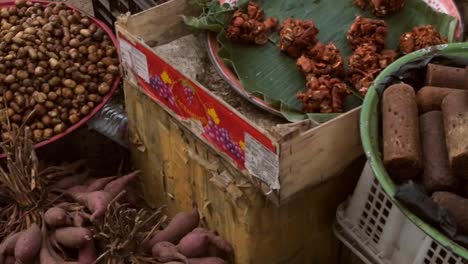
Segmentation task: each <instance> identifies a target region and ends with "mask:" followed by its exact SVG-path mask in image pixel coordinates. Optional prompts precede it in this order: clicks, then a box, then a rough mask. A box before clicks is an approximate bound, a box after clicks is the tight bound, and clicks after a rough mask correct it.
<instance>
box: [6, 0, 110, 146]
mask: <svg viewBox="0 0 468 264" xmlns="http://www.w3.org/2000/svg"><path fill="white" fill-rule="evenodd" d="M0 19H1V21H0V38H1V39H2V41H1V42H0V95H1V97H0V118H1V121H2V122H1V124H2V131H3V133H2V140H3V141H7V140H8V139H9V138H10V135H9V134H8V132H5V131H6V130H7V128H8V126H9V125H14V126H21V125H26V126H29V127H30V128H31V129H32V130H33V135H34V141H35V142H40V141H43V140H47V139H49V138H51V137H52V136H54V135H57V134H60V133H62V132H64V131H65V130H66V129H67V128H68V127H69V126H71V125H73V124H76V123H77V122H79V121H80V120H81V119H82V118H83V117H85V116H86V115H88V114H89V113H90V112H91V111H92V109H93V108H94V107H96V106H97V105H98V104H99V103H100V102H101V101H102V98H103V96H105V95H106V94H108V93H109V92H110V90H111V87H112V85H113V83H114V81H115V79H116V77H117V76H118V74H119V67H118V63H119V62H118V57H117V52H116V48H115V47H114V46H113V43H112V41H111V39H110V37H109V36H108V35H107V34H106V32H105V31H104V30H103V29H101V28H100V27H99V26H98V25H96V24H95V23H93V21H92V20H91V19H90V18H88V17H87V16H85V15H82V14H81V13H79V12H78V11H74V10H70V9H69V8H67V7H66V6H65V5H64V4H62V3H50V4H48V5H42V4H39V3H32V2H29V1H25V0H16V1H15V6H11V7H7V8H2V9H0Z"/></svg>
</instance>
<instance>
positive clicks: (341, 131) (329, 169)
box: [280, 108, 363, 202]
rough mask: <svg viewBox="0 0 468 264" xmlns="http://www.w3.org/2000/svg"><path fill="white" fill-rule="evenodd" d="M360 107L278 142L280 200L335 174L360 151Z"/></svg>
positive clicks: (359, 154)
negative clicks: (285, 140)
mask: <svg viewBox="0 0 468 264" xmlns="http://www.w3.org/2000/svg"><path fill="white" fill-rule="evenodd" d="M359 113H360V108H358V109H355V110H353V111H351V112H349V113H347V114H344V115H341V116H340V117H338V118H336V119H335V120H332V121H331V122H328V123H326V124H323V125H321V126H318V127H316V128H313V129H311V130H309V131H307V132H304V133H302V134H301V135H298V136H296V137H294V138H293V139H291V140H290V141H287V142H285V143H283V144H281V152H280V153H281V154H280V177H281V178H280V182H281V190H280V191H281V194H280V196H281V201H282V202H285V201H286V200H288V199H291V197H293V196H294V195H295V194H296V193H298V192H300V191H301V190H302V189H304V188H305V187H307V186H316V185H319V184H321V183H323V182H326V181H328V180H329V179H330V178H332V177H335V176H337V175H338V174H339V173H341V172H343V170H344V169H345V168H346V167H347V166H348V165H349V164H351V163H352V162H353V161H354V160H356V158H358V157H359V156H361V155H362V154H363V150H362V146H361V139H360V134H359Z"/></svg>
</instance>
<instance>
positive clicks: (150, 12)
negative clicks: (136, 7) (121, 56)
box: [125, 0, 200, 46]
mask: <svg viewBox="0 0 468 264" xmlns="http://www.w3.org/2000/svg"><path fill="white" fill-rule="evenodd" d="M199 13H200V11H199V10H197V9H195V6H194V5H192V4H190V1H189V0H171V1H168V2H166V3H164V4H161V5H158V6H155V7H153V8H150V9H147V10H145V11H143V12H141V13H138V14H135V15H132V16H129V17H127V19H126V24H125V27H126V29H127V30H128V32H130V33H131V34H132V35H134V36H138V37H140V38H141V39H142V40H143V41H144V42H146V43H147V44H148V45H149V46H156V45H162V44H165V43H167V42H170V41H172V40H174V39H177V38H178V37H182V36H184V35H186V34H188V33H189V32H190V29H189V28H188V27H186V26H181V25H182V24H183V23H184V22H183V18H182V14H183V15H187V16H190V15H197V14H199Z"/></svg>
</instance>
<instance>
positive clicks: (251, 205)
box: [124, 81, 364, 264]
mask: <svg viewBox="0 0 468 264" xmlns="http://www.w3.org/2000/svg"><path fill="white" fill-rule="evenodd" d="M124 89H125V97H126V105H127V112H128V117H129V130H130V134H131V141H132V142H133V145H132V157H133V160H134V165H135V166H136V167H137V168H139V169H141V170H142V176H141V178H140V179H141V182H142V185H141V188H142V190H143V193H144V194H145V197H146V199H147V201H148V202H150V204H151V205H153V206H161V205H166V206H167V207H166V213H167V214H168V215H169V216H173V215H174V214H175V213H177V212H179V211H183V210H189V209H190V208H191V207H192V203H194V202H195V203H196V204H197V205H198V206H199V209H200V213H201V215H202V216H203V223H204V224H205V225H207V226H208V227H209V228H211V229H215V230H218V232H219V233H220V234H221V235H222V236H224V237H225V238H226V239H227V240H229V241H230V242H231V243H232V244H233V246H234V249H235V262H234V263H238V264H251V263H252V264H253V263H255V264H280V263H288V264H296V263H297V264H303V263H304V264H311V263H317V264H328V263H331V264H332V263H333V264H336V263H338V261H339V259H340V252H341V251H340V248H339V242H338V241H337V239H336V238H335V236H334V235H333V230H332V224H333V222H334V219H335V210H336V207H337V206H338V204H339V203H340V202H342V201H343V200H344V199H345V198H346V197H347V195H349V194H350V193H351V191H352V189H353V187H354V186H355V183H356V180H357V178H358V177H359V174H360V172H361V170H362V166H363V163H364V161H363V159H359V160H358V161H355V162H354V163H353V164H352V166H348V167H347V169H346V174H341V175H339V176H337V177H333V178H330V179H328V180H327V181H325V182H323V183H322V184H321V185H318V186H309V187H304V188H303V189H302V190H301V192H299V193H298V194H297V195H296V196H295V197H294V198H293V199H292V200H291V201H290V202H289V203H286V204H282V205H280V206H276V205H274V204H273V203H271V202H270V201H268V200H267V199H266V197H265V196H264V194H263V193H262V192H261V191H260V190H259V189H258V188H257V187H256V186H254V185H253V184H252V183H251V181H250V180H249V179H248V178H247V177H246V176H245V175H244V173H243V172H242V171H241V170H239V169H238V168H237V167H236V166H235V165H234V164H232V163H231V162H229V161H228V160H227V159H226V158H225V157H223V156H221V155H220V154H219V152H218V151H216V150H214V149H213V148H212V147H211V146H210V145H209V144H207V143H206V142H204V141H203V140H201V139H200V138H199V137H198V136H197V135H196V134H194V133H193V132H192V131H190V130H189V129H188V128H187V126H186V125H185V124H184V123H183V122H181V121H180V120H179V119H178V118H176V117H173V116H172V115H171V114H169V113H168V112H167V110H166V109H164V108H163V107H161V106H160V105H159V104H156V103H155V102H154V100H153V99H152V98H151V97H150V96H148V95H147V94H146V93H145V92H144V90H143V89H141V88H140V87H138V86H136V85H135V84H133V83H131V82H128V81H126V82H125V84H124Z"/></svg>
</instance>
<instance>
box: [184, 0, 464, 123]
mask: <svg viewBox="0 0 468 264" xmlns="http://www.w3.org/2000/svg"><path fill="white" fill-rule="evenodd" d="M211 5H214V4H213V2H211ZM260 5H261V7H262V8H263V9H264V11H265V15H266V17H268V16H274V17H277V18H278V19H279V20H280V21H283V20H284V19H285V18H287V17H295V18H301V19H312V20H313V21H314V22H315V24H316V25H317V27H318V28H319V30H320V33H319V35H318V37H319V40H320V41H321V42H323V43H328V42H331V41H332V42H334V43H335V44H336V45H337V47H338V48H339V49H340V51H341V55H342V56H343V58H345V61H346V60H347V59H346V58H347V57H348V56H350V55H351V53H352V50H351V48H350V47H349V45H348V43H347V40H346V32H347V30H348V28H349V26H350V25H351V24H352V22H353V21H354V19H355V17H356V15H361V16H364V17H370V18H375V16H374V15H373V14H372V12H371V10H366V11H363V10H361V9H360V8H358V7H357V6H356V5H355V4H354V1H353V0H287V1H285V0H263V1H260ZM218 7H220V8H217V9H216V10H215V12H211V13H204V15H202V16H201V17H199V18H187V19H186V20H185V21H186V23H187V24H188V25H190V26H192V27H195V28H202V29H208V27H207V26H208V25H207V24H204V23H206V22H207V20H210V21H211V22H212V23H218V25H220V26H219V27H218V29H220V28H225V27H226V25H227V23H228V22H229V15H230V14H232V13H230V12H231V11H232V8H231V7H229V6H227V5H224V6H220V5H219V4H218ZM200 19H205V20H204V21H200ZM384 20H385V21H386V22H387V25H388V36H387V48H391V49H397V47H398V43H399V39H400V36H401V35H402V34H403V33H404V32H407V31H411V30H412V28H413V27H415V26H418V25H426V24H431V25H433V26H434V27H435V28H436V29H437V30H438V31H439V32H440V33H441V34H442V35H444V36H446V37H448V39H449V41H450V42H451V41H453V38H454V34H455V30H456V27H457V20H456V19H455V18H454V17H451V16H448V15H446V14H442V13H439V12H436V11H435V10H433V9H432V8H431V7H430V6H428V5H427V4H426V3H425V2H424V1H422V0H407V1H406V5H405V7H404V8H403V10H401V11H400V12H398V13H395V14H392V15H388V16H387V17H385V18H384ZM197 23H198V25H197ZM209 23H210V22H208V24H209ZM200 25H203V26H200ZM214 31H216V32H219V34H218V42H219V43H220V45H221V47H222V48H221V50H220V52H219V55H220V56H221V57H222V58H223V59H224V61H225V62H226V63H227V64H228V65H230V66H231V67H232V69H233V70H234V71H235V73H236V74H237V76H238V78H239V80H240V81H241V83H242V84H243V86H244V87H245V89H246V90H248V91H249V92H251V93H255V94H261V95H263V99H264V100H265V101H266V102H269V103H271V104H272V105H278V106H279V109H280V110H281V112H282V113H283V115H284V116H285V117H286V118H287V119H288V120H290V121H298V120H303V119H306V118H310V119H312V120H313V121H315V122H318V123H321V122H325V121H328V120H330V119H331V118H334V117H336V116H337V114H314V113H309V114H307V113H304V112H302V109H301V103H300V102H299V101H298V100H297V99H296V94H297V93H298V92H299V91H302V90H304V89H305V78H304V76H303V75H302V74H301V73H300V72H299V71H298V70H297V68H296V66H295V60H294V59H292V58H290V57H288V56H286V55H284V54H282V53H281V52H280V51H279V49H278V47H277V42H278V34H277V33H274V34H272V35H271V36H270V41H269V42H268V43H267V44H266V45H264V46H253V45H242V44H237V43H233V42H231V41H229V40H228V39H227V38H226V37H225V34H224V32H223V30H214ZM361 102H362V98H361V97H360V96H357V95H356V94H355V93H353V94H351V95H350V96H348V98H347V99H346V104H345V110H346V111H347V110H350V109H352V108H354V107H356V106H358V105H360V103H361Z"/></svg>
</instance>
